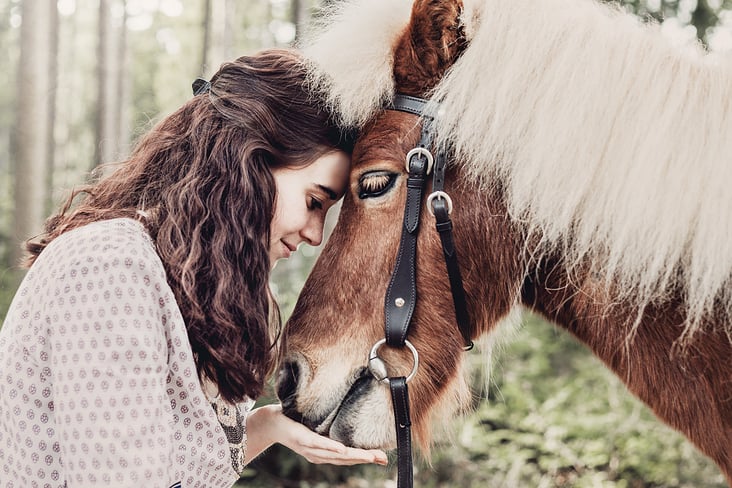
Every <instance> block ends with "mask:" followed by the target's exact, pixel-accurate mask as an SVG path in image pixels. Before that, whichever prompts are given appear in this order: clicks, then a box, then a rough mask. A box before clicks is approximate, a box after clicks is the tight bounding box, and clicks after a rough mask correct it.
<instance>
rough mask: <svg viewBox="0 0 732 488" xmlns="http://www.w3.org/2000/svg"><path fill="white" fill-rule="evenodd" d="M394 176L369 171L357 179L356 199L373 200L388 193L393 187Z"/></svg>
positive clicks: (382, 172)
mask: <svg viewBox="0 0 732 488" xmlns="http://www.w3.org/2000/svg"><path fill="white" fill-rule="evenodd" d="M395 180H396V174H394V173H390V172H389V171H371V172H369V173H364V174H363V175H361V178H359V179H358V197H359V198H361V199H364V198H374V197H379V196H381V195H383V194H384V193H386V192H387V191H389V190H390V189H391V187H392V186H393V185H394V181H395Z"/></svg>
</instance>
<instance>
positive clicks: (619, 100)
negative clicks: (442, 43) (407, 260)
mask: <svg viewBox="0 0 732 488" xmlns="http://www.w3.org/2000/svg"><path fill="white" fill-rule="evenodd" d="M376 3H378V4H382V3H383V2H381V1H380V2H374V1H373V0H365V1H364V2H362V8H363V5H371V4H376ZM387 3H388V12H386V13H384V14H383V15H382V16H381V17H380V18H378V19H377V18H376V16H375V15H374V16H373V17H366V16H360V17H355V18H352V19H349V20H350V22H349V25H345V24H341V25H339V26H338V28H339V29H340V35H341V37H340V39H339V40H337V41H335V45H336V46H338V49H339V50H340V49H342V47H343V46H344V40H346V41H347V42H348V44H349V45H357V46H360V49H358V50H356V51H352V52H351V53H350V55H349V54H348V53H342V55H341V56H342V58H343V59H341V60H339V61H337V64H330V65H328V64H327V63H326V68H325V71H327V76H331V77H333V79H335V80H336V81H334V82H333V86H334V87H337V89H336V91H335V92H334V93H335V95H334V100H336V101H337V103H334V106H335V107H336V108H338V109H339V110H341V111H342V113H343V117H344V120H347V121H350V122H356V123H360V122H363V121H365V120H367V119H368V117H369V116H370V115H371V114H372V113H373V112H374V111H375V110H378V108H379V107H380V106H381V103H382V102H383V100H384V99H387V98H389V97H390V96H391V95H392V91H393V89H394V88H393V81H391V82H387V81H385V80H386V79H387V78H390V77H391V67H392V53H391V49H390V47H391V46H389V45H385V44H379V45H378V46H375V45H374V44H373V43H371V44H369V43H368V42H369V41H367V40H366V37H365V36H363V34H364V33H368V35H369V36H375V37H379V34H378V33H375V32H373V31H374V30H381V29H382V27H384V29H385V31H383V32H381V34H380V36H381V38H382V39H392V40H395V39H396V37H395V34H394V32H396V33H397V34H398V33H399V32H401V29H403V27H404V26H405V25H406V22H408V19H406V18H402V17H401V5H402V4H403V3H404V2H401V1H394V0H389V1H388V2H387ZM465 3H466V7H465V15H464V21H465V22H466V23H467V24H468V25H467V29H466V30H467V32H469V36H470V45H469V47H468V48H467V50H466V51H465V52H464V53H463V55H462V56H461V58H460V59H459V60H458V62H457V63H456V64H455V66H454V67H453V68H452V69H451V71H450V72H449V73H448V75H447V76H446V77H445V78H444V79H443V81H442V82H441V83H440V85H439V86H438V87H437V89H436V90H435V93H434V96H433V99H435V100H439V101H440V102H441V107H442V111H441V112H440V116H439V118H438V124H439V125H438V127H439V134H440V136H441V138H442V142H443V143H447V144H450V145H452V146H453V147H455V148H456V150H457V153H458V158H457V160H458V161H460V162H461V163H462V164H463V165H464V170H465V172H466V173H467V175H468V177H469V178H471V179H472V180H473V181H474V182H476V183H477V184H479V185H481V186H490V185H492V184H495V183H496V182H500V184H501V185H502V187H503V188H504V189H505V191H506V192H507V204H508V207H509V211H510V213H511V215H512V217H513V218H514V219H520V220H521V221H522V222H524V225H525V226H527V227H528V231H529V232H530V233H532V234H533V235H540V236H541V237H542V240H543V244H544V246H543V248H542V249H543V251H552V250H556V249H559V250H560V251H562V253H563V254H564V256H565V257H566V262H567V266H568V268H569V270H570V271H571V270H572V268H573V266H575V265H580V264H586V263H587V262H588V261H589V262H591V263H592V265H593V266H594V271H596V272H599V273H600V276H601V277H603V278H604V279H606V280H607V282H608V283H616V284H619V285H620V288H621V289H622V290H624V292H625V295H624V296H625V298H631V299H633V300H635V303H636V304H637V305H639V306H640V307H641V310H642V307H644V306H645V305H647V304H649V303H651V302H653V301H656V300H660V299H662V298H664V296H665V295H666V294H667V293H668V290H670V289H671V288H672V287H680V288H681V289H683V290H684V292H685V296H686V300H687V307H688V313H689V320H688V322H687V324H686V327H687V333H690V332H693V331H694V330H695V329H696V328H697V327H698V325H699V319H700V318H701V317H702V316H703V315H704V314H705V313H708V312H709V311H711V310H712V308H713V307H714V305H715V301H718V302H717V305H719V304H720V303H721V304H723V306H724V307H725V308H726V310H725V311H726V312H727V322H728V323H729V321H730V320H729V317H731V316H732V189H731V188H730V187H732V63H730V61H729V59H727V60H723V59H721V58H716V57H714V56H712V55H709V54H707V53H705V52H704V51H703V50H702V49H701V48H693V49H685V50H682V49H680V48H678V47H674V46H672V45H671V43H670V41H669V40H667V38H666V37H664V36H663V35H662V34H661V32H660V29H659V28H658V27H657V26H646V25H641V24H640V22H639V21H638V20H636V18H635V17H632V16H630V15H627V14H625V13H623V12H621V11H619V10H617V9H615V10H614V9H612V8H611V7H608V6H605V5H600V4H598V3H597V2H595V1H591V0H541V1H537V0H466V2H465ZM397 5H399V6H400V8H399V11H400V15H394V11H395V9H396V8H397ZM346 8H353V5H352V6H350V7H346ZM373 8H374V9H376V7H373ZM375 11H376V10H374V12H375ZM341 15H342V14H341ZM397 17H398V18H399V19H400V20H399V22H397V21H396V18H397ZM341 19H342V20H344V21H345V19H346V16H345V15H343V16H342V17H341ZM385 22H388V24H389V25H388V26H384V25H383V24H384V23H385ZM356 29H358V32H356ZM331 32H333V31H331ZM384 32H388V34H384ZM346 33H348V34H347V35H346ZM323 38H325V37H323ZM331 49H333V48H331ZM364 52H368V53H369V56H365V55H363V53H364ZM346 56H347V57H348V58H350V59H345V57H346ZM377 58H378V59H381V60H382V61H384V60H386V61H387V63H388V64H386V65H383V64H382V65H378V66H377V63H376V62H375V61H374V60H375V59H377ZM332 59H334V58H333V53H332V52H331V53H328V52H327V50H321V51H319V52H317V53H316V55H315V56H314V61H315V63H316V65H320V64H321V63H324V62H326V61H330V60H332ZM364 60H366V61H364ZM342 85H347V86H348V92H346V90H345V89H343V88H340V87H341V86H342ZM346 100H347V101H346Z"/></svg>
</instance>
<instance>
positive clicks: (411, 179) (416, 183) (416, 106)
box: [369, 94, 473, 488]
mask: <svg viewBox="0 0 732 488" xmlns="http://www.w3.org/2000/svg"><path fill="white" fill-rule="evenodd" d="M427 103H428V102H427V101H426V100H423V99H421V98H417V97H411V96H407V95H401V94H397V95H396V96H395V97H394V100H393V101H392V103H391V105H390V106H388V107H386V108H387V109H389V110H398V111H401V112H407V113H410V114H412V115H416V116H418V117H421V118H422V132H421V135H420V139H419V143H418V144H417V147H415V148H414V149H412V150H411V151H409V154H408V155H407V163H406V165H407V171H408V172H409V176H408V177H407V202H406V206H405V209H404V221H403V225H402V236H401V240H400V241H399V251H398V253H397V258H396V263H395V265H394V271H393V272H392V274H391V279H390V281H389V287H388V288H387V290H386V298H385V302H384V316H385V317H384V318H385V329H386V330H385V335H386V343H387V344H388V345H389V346H391V347H394V348H401V347H404V345H405V344H408V345H410V344H409V343H407V334H408V333H409V325H410V322H411V320H412V314H413V313H414V308H415V305H416V302H417V236H418V234H419V217H420V214H421V210H422V197H423V193H424V188H425V186H426V181H427V176H428V174H429V172H430V170H432V171H434V173H433V178H432V192H433V193H432V194H431V195H430V196H429V198H428V199H427V201H428V203H429V204H430V205H431V207H429V208H430V212H431V213H433V214H434V216H435V226H436V228H437V232H438V233H439V235H440V242H441V243H442V253H443V255H444V258H445V264H446V266H447V274H448V278H449V280H450V291H451V293H452V298H453V304H454V306H455V319H456V321H457V324H458V328H459V329H460V334H461V335H462V337H463V340H464V341H465V344H466V345H465V347H464V349H465V350H469V349H472V347H473V342H472V341H471V332H472V330H471V326H470V316H469V314H468V308H467V301H466V298H465V289H464V287H463V280H462V276H461V275H460V267H459V266H458V260H457V251H456V249H455V242H454V240H453V237H452V221H451V220H450V212H451V211H452V201H451V200H450V197H449V196H448V195H447V193H445V192H444V191H443V190H444V185H445V167H446V166H447V157H446V156H445V154H444V152H443V151H440V152H439V153H438V154H437V157H436V158H435V157H434V156H433V155H432V153H431V152H430V150H429V148H430V146H431V145H432V140H433V125H432V122H433V120H434V119H433V118H432V117H430V116H429V115H427V114H425V108H426V106H427ZM433 166H434V167H433ZM377 344H378V343H377ZM410 347H411V345H410ZM413 353H414V355H415V356H414V358H415V367H416V364H417V354H416V351H414V350H413ZM372 359H377V358H369V367H371V360H372ZM379 361H380V360H379ZM384 371H385V368H384ZM380 380H381V379H380ZM388 381H389V389H390V390H391V400H392V406H393V408H394V423H395V428H396V435H397V488H412V486H413V477H414V474H413V471H414V469H413V464H412V438H411V425H412V424H411V419H410V416H409V389H408V388H407V379H406V378H405V377H404V376H399V377H394V378H388Z"/></svg>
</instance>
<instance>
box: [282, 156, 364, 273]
mask: <svg viewBox="0 0 732 488" xmlns="http://www.w3.org/2000/svg"><path fill="white" fill-rule="evenodd" d="M350 162H351V160H350V157H349V156H348V154H346V153H344V152H342V151H335V152H331V153H328V154H326V155H325V156H321V157H320V158H319V159H317V160H315V162H313V163H312V164H309V165H308V166H304V167H300V168H279V169H276V170H274V171H273V175H274V180H275V184H276V185H277V200H276V203H275V215H274V218H273V219H272V223H271V224H270V242H269V262H270V266H274V264H275V262H277V260H278V259H281V258H288V257H290V254H292V252H293V251H295V249H296V248H297V246H298V244H300V243H301V242H307V243H308V244H310V245H311V246H317V245H318V244H320V242H321V241H322V240H323V224H324V222H325V215H326V213H327V212H328V209H330V207H332V206H333V204H334V203H336V202H337V201H338V199H340V198H341V197H342V196H343V193H344V192H345V191H346V184H347V182H348V171H349V168H350Z"/></svg>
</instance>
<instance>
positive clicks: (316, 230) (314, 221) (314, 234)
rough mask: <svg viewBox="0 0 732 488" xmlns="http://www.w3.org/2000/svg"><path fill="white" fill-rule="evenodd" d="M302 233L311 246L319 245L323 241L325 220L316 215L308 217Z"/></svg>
mask: <svg viewBox="0 0 732 488" xmlns="http://www.w3.org/2000/svg"><path fill="white" fill-rule="evenodd" d="M300 235H301V236H302V238H303V239H304V240H305V242H307V243H308V244H310V245H311V246H319V245H320V243H321V242H322V241H323V220H322V219H320V218H316V217H312V218H310V219H308V222H307V224H306V225H305V227H303V228H302V231H300Z"/></svg>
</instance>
